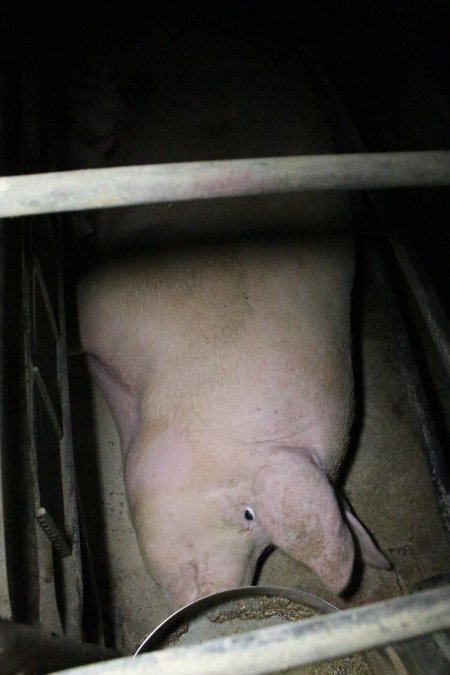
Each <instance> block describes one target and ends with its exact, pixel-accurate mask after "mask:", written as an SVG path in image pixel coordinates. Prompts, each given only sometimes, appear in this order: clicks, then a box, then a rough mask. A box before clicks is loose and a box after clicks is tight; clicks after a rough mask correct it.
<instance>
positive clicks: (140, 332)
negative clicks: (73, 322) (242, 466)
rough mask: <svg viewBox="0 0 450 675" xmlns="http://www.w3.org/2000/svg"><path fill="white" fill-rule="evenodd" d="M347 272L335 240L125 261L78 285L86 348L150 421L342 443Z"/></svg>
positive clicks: (346, 398) (341, 245)
mask: <svg viewBox="0 0 450 675" xmlns="http://www.w3.org/2000/svg"><path fill="white" fill-rule="evenodd" d="M352 275H353V264H352V252H351V245H350V244H349V241H348V240H346V239H340V238H339V237H335V236H333V237H319V238H315V239H305V240H304V241H302V242H296V243H292V242H290V243H288V244H270V245H267V244H261V245H256V244H255V245H242V246H228V247H218V246H216V247H205V248H203V249H196V250H192V251H184V252H172V253H167V254H163V255H159V256H153V257H152V256H149V257H147V258H136V259H133V260H128V261H123V262H120V263H117V264H113V265H111V266H109V267H105V268H102V269H99V270H97V271H96V272H94V273H92V274H91V275H89V276H88V277H87V278H86V279H85V281H84V282H83V283H82V284H81V286H80V293H79V305H80V332H81V339H82V344H83V347H84V349H85V350H86V351H87V352H88V353H90V354H92V355H94V356H95V357H96V358H97V359H98V360H99V361H100V362H101V363H102V364H104V365H105V366H106V367H107V368H108V370H109V371H111V372H113V373H114V374H115V376H116V377H117V378H118V379H119V380H120V381H121V382H123V383H124V385H125V386H126V387H127V390H129V391H131V392H133V395H134V396H135V397H136V400H139V404H140V407H141V419H142V418H143V417H144V418H145V419H146V421H148V422H149V423H150V424H151V423H154V424H155V428H159V427H160V426H161V423H162V421H163V420H165V421H166V422H165V423H167V424H170V423H171V421H175V420H176V421H177V424H178V425H181V426H184V427H185V429H186V433H187V434H190V437H191V440H192V441H193V442H195V441H196V440H197V437H198V436H202V434H203V435H204V434H205V433H211V435H214V437H217V434H218V433H219V434H220V433H225V431H226V429H228V432H229V431H230V428H232V429H234V431H233V432H232V435H233V434H234V436H240V435H242V434H244V436H245V438H249V439H250V438H251V439H252V440H251V441H249V442H255V443H257V442H260V441H261V442H263V441H264V440H265V439H270V438H275V437H276V438H278V437H280V438H281V437H286V438H287V437H290V438H291V439H292V443H295V442H303V443H309V444H310V445H311V444H312V445H317V446H318V447H320V446H321V445H330V444H331V445H334V446H336V447H340V446H342V445H343V444H344V443H345V440H346V436H347V433H348V425H349V419H350V416H351V407H352V404H351V398H352V393H351V388H352V384H351V367H350V322H349V315H350V293H351V285H352ZM205 429H208V432H206V431H205ZM289 442H291V441H288V444H289Z"/></svg>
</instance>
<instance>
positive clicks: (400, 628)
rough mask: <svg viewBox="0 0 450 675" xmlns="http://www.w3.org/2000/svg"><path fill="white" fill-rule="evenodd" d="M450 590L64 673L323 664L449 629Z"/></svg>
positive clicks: (219, 673) (249, 671)
mask: <svg viewBox="0 0 450 675" xmlns="http://www.w3.org/2000/svg"><path fill="white" fill-rule="evenodd" d="M449 607H450V587H443V588H439V589H434V590H432V591H422V592H421V593H416V594H415V595H410V596H406V597H401V598H395V599H393V600H385V601H383V602H377V603H373V604H371V605H366V606H365V607H358V608H353V609H348V610H346V611H344V612H336V613H332V614H328V615H325V616H321V617H319V618H314V619H306V620H304V621H297V622H295V623H290V624H285V625H281V626H271V627H270V628H261V629H260V630H256V631H251V632H248V633H243V634H241V635H234V636H231V637H225V638H219V639H216V640H210V641H208V642H204V643H202V644H199V645H194V646H192V647H175V648H173V649H166V650H164V649H163V650H159V651H156V652H152V653H149V654H142V656H138V657H137V658H135V659H117V660H116V661H111V662H109V663H108V665H107V667H105V666H102V665H100V664H98V665H92V666H87V667H86V668H83V669H82V670H78V669H77V670H71V671H66V673H65V675H78V674H79V675H81V674H83V675H103V674H104V673H106V672H107V673H108V674H110V675H114V673H117V675H119V674H120V675H131V674H132V675H141V673H142V675H144V673H145V674H146V675H147V673H148V674H149V675H150V674H151V673H155V674H156V673H157V674H158V675H175V674H176V673H183V675H191V674H192V675H194V673H195V675H196V674H197V673H208V674H209V675H224V674H225V673H233V674H234V675H261V674H262V673H274V672H280V671H284V670H286V669H288V668H294V667H299V666H305V665H309V664H313V663H320V662H322V661H328V660H330V659H334V658H336V657H340V656H346V655H348V654H352V653H354V652H361V651H366V650H368V649H374V648H376V647H382V646H385V645H389V644H392V643H395V642H400V641H403V640H409V639H412V638H415V637H418V636H420V635H427V634H429V633H433V632H435V631H441V630H444V629H446V628H449V627H450V610H449Z"/></svg>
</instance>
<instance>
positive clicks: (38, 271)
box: [33, 216, 59, 342]
mask: <svg viewBox="0 0 450 675" xmlns="http://www.w3.org/2000/svg"><path fill="white" fill-rule="evenodd" d="M53 217H54V216H53ZM33 271H34V277H33V281H35V279H37V280H38V284H39V290H40V292H41V295H42V300H43V302H44V305H45V309H46V311H47V315H48V320H49V323H50V327H51V329H52V332H53V335H54V338H55V342H57V341H58V340H59V330H58V325H57V322H56V317H55V312H54V310H53V307H52V303H51V302H50V297H49V294H48V289H47V284H46V283H45V280H44V275H43V273H42V267H41V263H40V262H39V260H38V259H37V258H36V257H34V258H33ZM33 292H34V293H36V289H35V287H33Z"/></svg>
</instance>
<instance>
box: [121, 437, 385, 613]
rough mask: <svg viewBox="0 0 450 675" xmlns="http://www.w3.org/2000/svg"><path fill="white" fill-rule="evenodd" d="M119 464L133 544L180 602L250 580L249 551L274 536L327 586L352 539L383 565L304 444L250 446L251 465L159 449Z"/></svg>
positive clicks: (341, 585) (345, 575) (254, 555)
mask: <svg viewBox="0 0 450 675" xmlns="http://www.w3.org/2000/svg"><path fill="white" fill-rule="evenodd" d="M165 450H166V454H165V456H164V459H165V461H164V462H161V461H160V460H161V455H160V456H159V459H158V458H153V457H152V456H151V455H148V454H145V453H144V454H142V455H141V456H140V457H135V458H134V459H132V461H131V463H130V464H129V466H127V487H128V492H129V498H130V504H131V508H132V512H133V517H134V523H135V528H136V532H137V537H138V541H139V546H140V549H141V553H142V555H143V558H144V560H145V562H146V566H147V568H148V570H149V572H150V573H151V575H152V576H153V578H154V579H155V580H156V581H157V583H159V584H160V585H161V587H162V588H163V589H164V590H165V592H166V594H167V595H168V599H169V601H170V603H171V605H172V606H174V607H179V606H182V605H184V604H187V603H189V602H192V601H194V600H195V599H197V598H199V597H201V596H203V595H207V594H209V593H214V592H218V591H221V590H226V589H229V588H233V587H236V586H242V585H249V584H251V581H252V578H253V575H254V571H255V566H256V562H257V560H258V557H259V556H260V554H261V553H262V552H263V550H264V549H265V548H266V547H267V545H268V544H270V543H273V544H275V545H276V546H278V547H279V548H281V549H282V550H283V551H285V552H286V553H288V554H289V555H291V556H292V557H293V558H295V559H296V560H299V561H301V562H302V563H304V564H305V565H307V566H308V567H309V568H310V569H311V570H313V571H314V572H315V573H317V575H318V576H319V577H320V578H321V579H322V581H323V582H324V583H325V585H326V586H327V587H328V588H330V589H331V590H332V591H334V592H335V593H340V592H342V591H343V590H344V589H345V588H346V586H347V584H348V582H349V580H350V577H351V575H352V570H353V564H354V557H355V543H354V539H357V540H358V548H359V549H360V551H361V553H362V557H363V559H364V560H365V561H366V562H368V563H369V564H371V565H373V566H376V567H384V568H387V567H389V563H388V562H387V560H386V559H385V558H384V556H383V555H382V554H381V553H380V552H379V551H378V549H377V548H376V546H375V544H374V543H373V542H372V540H371V538H370V536H369V535H368V533H367V532H366V531H365V529H364V527H363V526H362V525H361V524H360V523H359V521H358V520H357V519H356V517H355V516H354V515H353V514H351V512H350V511H349V510H348V507H345V512H346V516H345V517H343V515H342V513H341V509H340V505H339V502H338V500H337V498H336V495H335V492H334V489H333V487H332V485H331V484H330V483H329V481H328V478H327V475H326V471H325V470H324V469H323V468H321V467H320V465H319V463H318V462H316V461H314V459H313V458H312V457H311V456H310V455H309V454H308V453H307V452H305V451H303V450H296V449H288V450H286V449H277V450H273V449H272V450H271V452H267V453H265V454H256V455H255V457H254V462H253V464H252V467H251V468H249V466H248V464H247V465H244V464H242V465H240V466H230V465H227V466H223V463H222V464H221V465H220V466H218V465H217V463H216V465H214V462H213V461H212V463H211V464H210V465H209V466H207V467H206V470H205V467H199V466H196V467H195V466H194V465H192V464H191V465H190V460H188V461H187V460H186V454H185V453H184V457H183V453H181V457H180V455H179V453H175V452H172V451H170V450H169V449H168V448H167V447H166V448H165Z"/></svg>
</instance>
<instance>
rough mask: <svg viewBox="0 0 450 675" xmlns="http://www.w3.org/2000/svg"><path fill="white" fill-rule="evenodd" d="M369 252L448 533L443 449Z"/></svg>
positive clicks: (387, 285) (387, 288)
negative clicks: (384, 302)
mask: <svg viewBox="0 0 450 675" xmlns="http://www.w3.org/2000/svg"><path fill="white" fill-rule="evenodd" d="M370 254H371V255H370V264H371V266H372V269H373V272H374V277H375V279H376V282H377V284H378V286H379V289H380V292H381V294H382V296H384V298H385V301H386V308H387V312H388V318H389V322H390V324H391V327H392V332H393V336H394V340H395V347H396V351H397V356H398V360H399V365H400V370H401V373H402V376H403V381H404V383H405V387H406V391H407V394H408V398H409V403H410V406H411V411H412V413H413V417H414V420H415V422H416V425H417V429H418V432H419V435H420V437H421V438H422V447H423V451H424V454H425V457H426V459H427V462H428V466H429V469H430V473H431V480H432V481H433V486H434V489H435V493H436V499H437V503H438V507H439V513H440V516H441V521H442V524H443V526H444V529H445V530H446V532H447V534H450V476H449V472H448V469H447V464H446V459H445V454H444V450H443V448H442V445H441V442H440V440H439V435H438V433H437V430H436V427H435V425H434V422H433V417H432V414H431V410H430V407H429V404H428V400H427V398H426V395H425V392H424V389H423V385H422V381H421V379H420V375H419V371H418V369H417V365H416V362H415V359H414V354H413V352H412V348H411V345H410V342H409V337H408V333H407V331H406V328H405V324H404V321H403V318H402V315H401V312H400V310H399V308H398V304H397V299H396V296H395V292H394V289H393V286H392V283H391V281H390V279H389V276H388V274H387V271H386V269H385V265H384V263H383V260H382V257H381V254H380V252H379V251H378V250H377V249H376V248H375V246H374V245H373V244H372V245H371V246H370ZM449 612H450V610H449Z"/></svg>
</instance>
